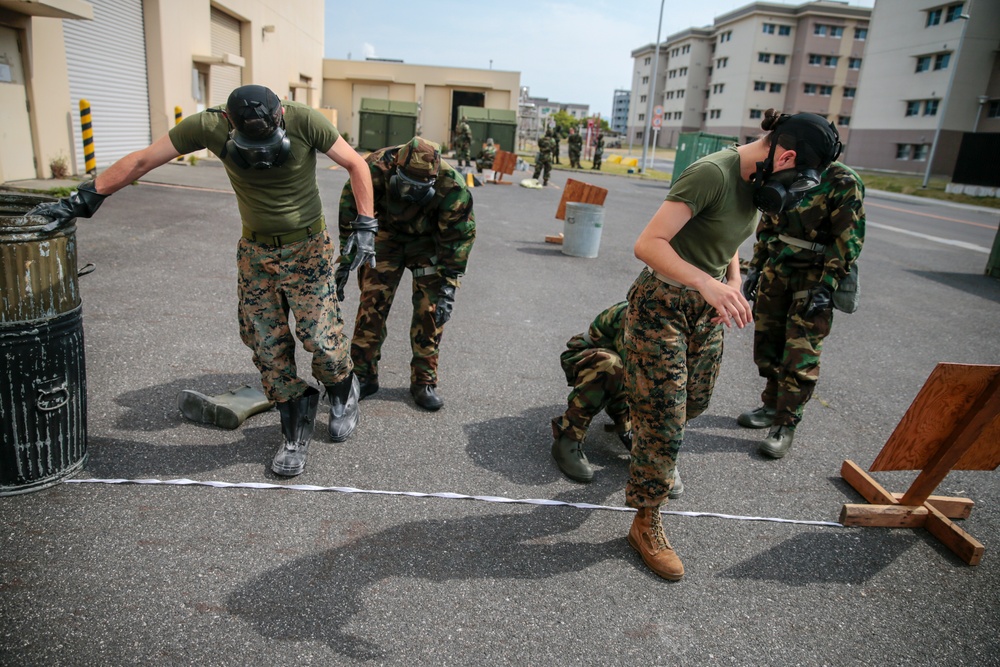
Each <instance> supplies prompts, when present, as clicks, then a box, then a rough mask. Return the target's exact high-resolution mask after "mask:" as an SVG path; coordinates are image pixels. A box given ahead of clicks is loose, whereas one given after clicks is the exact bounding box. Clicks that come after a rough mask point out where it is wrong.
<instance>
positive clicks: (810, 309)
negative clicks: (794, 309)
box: [805, 283, 833, 317]
mask: <svg viewBox="0 0 1000 667" xmlns="http://www.w3.org/2000/svg"><path fill="white" fill-rule="evenodd" d="M831 308H833V290H832V289H830V286H829V285H827V284H826V283H820V284H819V285H816V286H815V287H813V288H810V290H809V300H808V301H807V302H806V312H805V316H806V317H812V316H813V315H816V314H817V313H821V312H823V311H824V310H830V309H831Z"/></svg>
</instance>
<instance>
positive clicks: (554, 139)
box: [552, 126, 561, 164]
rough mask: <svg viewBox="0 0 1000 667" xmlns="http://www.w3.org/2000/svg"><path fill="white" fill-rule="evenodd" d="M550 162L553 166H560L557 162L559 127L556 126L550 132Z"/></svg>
mask: <svg viewBox="0 0 1000 667" xmlns="http://www.w3.org/2000/svg"><path fill="white" fill-rule="evenodd" d="M552 162H553V163H554V164H561V163H560V162H559V127H558V126H556V128H555V130H553V131H552Z"/></svg>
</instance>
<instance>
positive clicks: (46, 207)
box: [25, 181, 107, 232]
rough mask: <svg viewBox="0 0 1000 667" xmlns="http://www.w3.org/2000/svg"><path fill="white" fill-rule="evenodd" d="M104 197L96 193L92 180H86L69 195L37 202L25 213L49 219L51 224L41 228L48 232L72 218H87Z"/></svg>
mask: <svg viewBox="0 0 1000 667" xmlns="http://www.w3.org/2000/svg"><path fill="white" fill-rule="evenodd" d="M105 197H107V195H102V194H98V193H97V190H96V189H95V188H94V182H93V181H86V182H84V183H81V184H80V185H79V187H77V189H76V191H75V192H73V193H72V194H70V196H69V197H63V198H62V199H60V200H59V201H54V202H50V203H48V204H39V205H38V206H36V207H35V208H33V209H31V210H30V211H28V212H27V213H26V214H25V215H37V216H39V217H42V218H48V219H49V220H51V221H52V223H51V224H49V225H46V226H45V227H43V228H42V231H46V232H50V231H52V230H54V229H57V228H58V227H61V226H63V225H65V224H66V223H67V222H69V221H70V220H72V219H73V218H89V217H90V216H92V215H94V213H95V212H96V211H97V209H99V208H100V207H101V204H102V203H103V202H104V198H105Z"/></svg>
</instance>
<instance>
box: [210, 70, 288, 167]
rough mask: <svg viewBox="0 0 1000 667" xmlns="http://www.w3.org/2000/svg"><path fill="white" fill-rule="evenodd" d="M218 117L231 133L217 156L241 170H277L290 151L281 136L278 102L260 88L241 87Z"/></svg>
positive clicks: (266, 90)
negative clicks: (227, 123)
mask: <svg viewBox="0 0 1000 667" xmlns="http://www.w3.org/2000/svg"><path fill="white" fill-rule="evenodd" d="M222 115H223V116H225V117H226V119H227V120H228V121H229V125H230V127H231V128H232V130H231V131H230V132H229V140H228V141H227V142H226V147H225V150H224V151H223V154H222V155H221V156H220V157H222V158H223V159H225V157H226V156H227V155H228V156H229V158H230V159H231V160H232V161H233V162H234V163H235V164H236V165H237V166H238V167H241V168H243V169H250V168H253V169H270V168H271V167H280V166H281V165H282V164H284V163H285V160H287V159H288V156H289V154H291V152H292V142H291V140H290V139H289V138H288V137H287V136H286V135H285V120H284V109H283V108H282V106H281V100H279V99H278V96H277V95H275V94H274V93H273V92H271V90H269V89H267V88H265V87H264V86H241V87H240V88H237V89H236V90H234V91H233V92H232V93H230V95H229V100H228V101H227V102H226V109H225V111H223V112H222Z"/></svg>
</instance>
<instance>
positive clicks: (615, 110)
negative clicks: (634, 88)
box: [610, 90, 632, 136]
mask: <svg viewBox="0 0 1000 667" xmlns="http://www.w3.org/2000/svg"><path fill="white" fill-rule="evenodd" d="M631 97H632V93H631V92H630V91H628V90H616V91H615V96H614V99H613V100H612V102H611V122H610V126H611V131H612V132H614V133H615V134H620V135H623V136H624V135H625V134H626V133H627V132H628V110H629V100H630V99H631Z"/></svg>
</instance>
